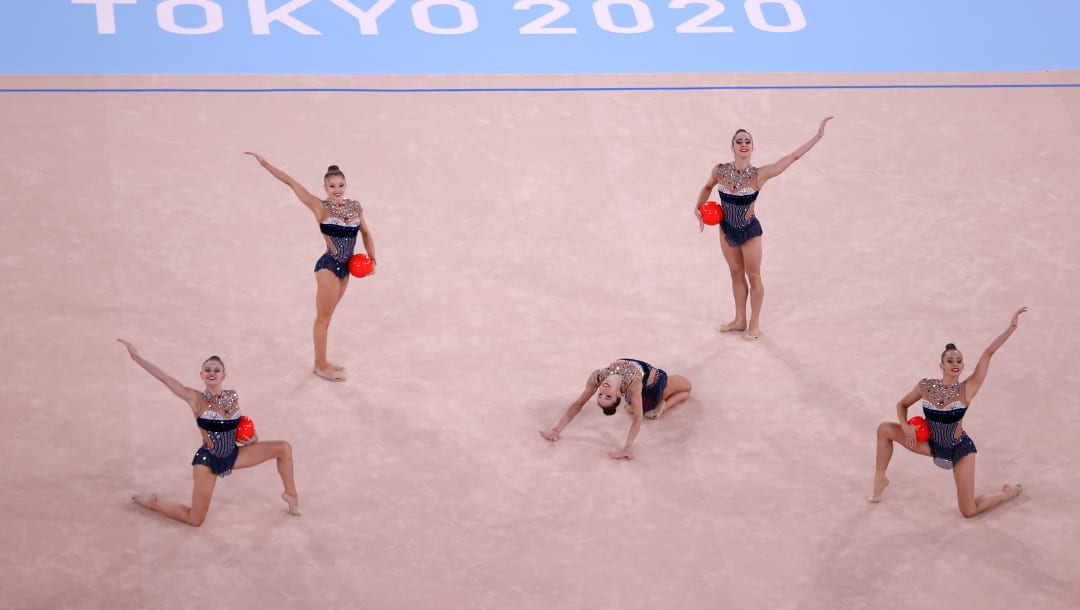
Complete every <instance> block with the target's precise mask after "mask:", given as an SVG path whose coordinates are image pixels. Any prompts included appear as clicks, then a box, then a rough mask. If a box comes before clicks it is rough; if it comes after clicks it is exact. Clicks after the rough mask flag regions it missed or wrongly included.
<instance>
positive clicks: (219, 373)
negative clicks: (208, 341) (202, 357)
mask: <svg viewBox="0 0 1080 610" xmlns="http://www.w3.org/2000/svg"><path fill="white" fill-rule="evenodd" d="M199 376H200V377H202V380H203V383H205V384H206V385H209V386H212V385H220V384H221V382H222V381H224V380H225V367H224V366H222V364H221V363H220V362H218V361H217V360H207V361H206V362H204V363H203V365H202V371H200V372H199Z"/></svg>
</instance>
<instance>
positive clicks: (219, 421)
mask: <svg viewBox="0 0 1080 610" xmlns="http://www.w3.org/2000/svg"><path fill="white" fill-rule="evenodd" d="M202 397H203V398H204V399H205V400H206V409H203V412H202V414H201V415H199V417H198V418H197V419H196V420H195V423H196V424H198V426H199V427H200V428H202V429H203V430H204V431H205V432H206V436H207V437H208V438H209V439H210V443H211V446H208V447H207V449H208V450H209V451H210V453H211V455H213V456H214V457H225V456H227V455H230V454H231V453H232V452H234V451H236V427H237V426H238V425H239V424H240V399H239V396H238V395H237V393H236V390H223V391H222V392H220V393H218V394H216V395H215V394H211V393H210V392H207V391H205V390H204V391H203V393H202Z"/></svg>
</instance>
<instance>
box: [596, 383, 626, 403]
mask: <svg viewBox="0 0 1080 610" xmlns="http://www.w3.org/2000/svg"><path fill="white" fill-rule="evenodd" d="M621 396H622V377H619V376H618V375H609V376H608V377H607V379H604V380H603V381H601V382H600V387H599V388H597V389H596V404H598V405H600V406H601V407H604V408H607V407H610V406H611V405H613V404H615V401H616V400H618V399H619V397H621Z"/></svg>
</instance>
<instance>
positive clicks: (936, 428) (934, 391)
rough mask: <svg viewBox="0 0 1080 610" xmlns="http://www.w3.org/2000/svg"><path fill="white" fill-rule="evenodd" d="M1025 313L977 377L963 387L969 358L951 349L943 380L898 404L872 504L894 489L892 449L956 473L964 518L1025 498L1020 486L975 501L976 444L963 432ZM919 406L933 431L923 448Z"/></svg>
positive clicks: (882, 431) (886, 429)
mask: <svg viewBox="0 0 1080 610" xmlns="http://www.w3.org/2000/svg"><path fill="white" fill-rule="evenodd" d="M1025 311H1027V307H1021V308H1020V309H1018V310H1017V311H1016V313H1014V314H1013V317H1012V321H1011V322H1010V323H1009V327H1008V328H1006V329H1005V332H1003V333H1001V334H1000V335H999V336H998V338H997V339H994V341H993V343H991V344H990V346H989V347H987V348H986V350H985V351H983V353H982V357H981V358H979V362H978V364H976V365H975V372H974V373H972V374H971V376H969V377H968V378H967V379H965V380H963V381H960V374H961V373H962V372H963V371H964V356H963V355H962V354H961V353H960V350H958V349H956V346H955V345H953V344H952V343H949V344H948V345H946V346H945V351H944V352H942V354H941V364H940V365H939V366H940V367H941V379H923V380H922V381H920V382H919V383H918V384H916V385H915V388H914V389H912V390H911V391H910V392H908V393H907V395H906V396H904V397H903V398H901V399H900V402H898V403H896V417H897V419H898V420H899V423H896V422H882V423H881V424H880V425H879V426H878V429H877V463H876V465H875V471H874V493H873V495H872V496H870V497H869V498H868V499H867V501H869V502H874V503H876V502H880V501H881V494H882V493H883V492H884V491H885V488H886V487H888V485H889V479H888V478H887V477H886V476H885V469H886V468H888V467H889V460H891V459H892V454H893V443H899V444H901V445H903V446H904V447H906V448H907V449H908V450H910V451H912V452H914V453H918V454H919V455H925V456H927V457H932V458H933V459H934V464H936V465H938V466H940V467H941V468H944V469H946V470H949V469H951V470H952V471H953V479H954V480H955V481H956V503H957V505H958V506H959V508H960V513H961V514H962V515H964V516H965V517H974V516H975V515H978V514H979V513H983V512H986V511H988V510H990V509H991V508H994V507H995V506H997V505H998V504H1001V503H1002V502H1005V501H1008V500H1012V499H1013V498H1015V497H1016V496H1018V495H1020V491H1021V490H1022V489H1023V487H1022V486H1021V485H1019V484H1017V485H1002V486H1001V493H997V494H993V495H986V496H977V497H976V496H975V454H976V451H975V443H974V442H972V440H971V437H969V436H968V435H967V433H966V432H964V426H963V423H964V421H963V420H964V414H965V413H966V412H967V410H968V407H969V406H970V405H971V401H972V400H974V399H975V395H976V394H978V393H979V388H980V387H982V384H983V381H984V380H985V379H986V371H987V369H989V368H990V358H991V357H992V356H993V355H994V352H996V351H998V349H999V348H1001V346H1002V345H1004V344H1005V341H1006V340H1007V339H1008V338H1009V336H1010V335H1012V334H1013V331H1014V330H1016V325H1017V323H1018V322H1019V319H1020V314H1022V313H1024V312H1025ZM919 400H921V401H922V408H923V416H924V417H925V418H926V425H927V428H929V430H930V440H929V441H923V442H918V441H917V440H916V431H915V427H914V426H912V425H910V424H908V415H907V411H908V407H910V406H911V405H913V404H915V403H916V402H918V401H919Z"/></svg>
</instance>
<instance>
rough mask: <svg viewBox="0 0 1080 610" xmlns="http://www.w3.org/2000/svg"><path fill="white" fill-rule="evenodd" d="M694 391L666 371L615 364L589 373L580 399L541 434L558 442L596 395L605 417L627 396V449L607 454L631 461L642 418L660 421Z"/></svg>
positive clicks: (641, 363) (637, 363)
mask: <svg viewBox="0 0 1080 610" xmlns="http://www.w3.org/2000/svg"><path fill="white" fill-rule="evenodd" d="M691 389H692V385H691V384H690V380H689V379H687V378H686V377H683V376H682V375H670V376H669V375H668V374H667V373H665V372H664V371H663V370H661V369H658V368H656V367H654V366H652V365H651V364H649V363H648V362H644V361H641V360H633V359H630V358H624V359H621V360H616V361H614V362H612V363H611V364H609V365H607V367H605V368H602V369H597V370H595V371H593V372H591V373H589V377H588V379H586V381H585V389H584V390H583V391H582V392H581V396H578V398H577V400H575V401H574V402H573V403H572V404H571V405H570V407H569V408H568V409H567V410H566V413H565V414H563V416H562V419H560V420H559V423H557V424H555V427H554V428H552V429H551V430H547V431H544V430H541V431H540V436H542V437H544V438H546V439H547V440H549V441H553V442H554V441H557V440H559V433H560V432H562V430H563V428H565V427H566V426H567V424H569V423H570V422H571V421H572V420H573V419H574V418H575V417H577V414H578V413H580V412H581V408H582V407H584V406H585V403H586V402H588V401H589V398H590V397H592V395H593V394H596V395H597V396H596V404H598V405H600V408H601V409H602V410H603V411H604V415H614V414H615V412H616V411H617V410H618V408H619V403H620V402H622V399H623V397H624V396H627V398H628V399H629V405H627V411H629V412H630V414H631V415H633V422H632V423H631V424H630V433H629V434H628V435H627V437H626V445H624V446H623V448H622V449H619V450H618V451H610V452H608V457H610V458H611V459H613V460H618V459H626V460H632V459H634V452H633V449H632V448H633V445H634V438H635V437H637V433H638V430H640V429H641V420H642V418H643V417H648V418H649V419H656V418H658V417H660V416H661V415H663V414H664V412H665V411H667V410H669V409H672V408H674V407H676V406H678V405H679V404H680V403H682V402H683V401H684V400H686V399H687V398H690V390H691Z"/></svg>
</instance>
